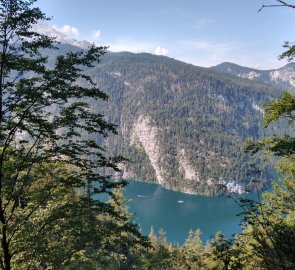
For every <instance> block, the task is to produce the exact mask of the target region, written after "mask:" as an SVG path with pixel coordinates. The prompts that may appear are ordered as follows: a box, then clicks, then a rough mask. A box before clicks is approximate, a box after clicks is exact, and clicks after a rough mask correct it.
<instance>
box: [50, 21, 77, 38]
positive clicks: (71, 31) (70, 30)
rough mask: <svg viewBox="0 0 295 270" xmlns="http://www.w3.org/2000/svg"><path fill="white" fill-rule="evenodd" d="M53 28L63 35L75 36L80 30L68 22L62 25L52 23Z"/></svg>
mask: <svg viewBox="0 0 295 270" xmlns="http://www.w3.org/2000/svg"><path fill="white" fill-rule="evenodd" d="M53 28H54V29H56V30H57V31H59V32H61V33H63V34H65V35H68V36H74V37H77V36H79V34H80V31H79V30H78V29H77V28H76V27H73V26H71V25H68V24H65V25H64V26H62V27H57V26H56V25H53Z"/></svg>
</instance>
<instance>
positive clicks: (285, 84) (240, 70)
mask: <svg viewBox="0 0 295 270" xmlns="http://www.w3.org/2000/svg"><path fill="white" fill-rule="evenodd" d="M210 69H212V70H215V71H217V72H219V73H227V74H231V75H234V76H237V77H240V78H244V79H249V80H252V81H255V82H260V83H266V84H270V85H272V86H274V87H276V88H281V89H289V90H293V91H294V88H295V80H294V78H295V63H294V62H291V63H288V64H287V65H285V66H283V67H281V68H279V69H271V70H259V69H254V68H249V67H243V66H240V65H237V64H233V63H229V62H224V63H221V64H219V65H217V66H214V67H211V68H210Z"/></svg>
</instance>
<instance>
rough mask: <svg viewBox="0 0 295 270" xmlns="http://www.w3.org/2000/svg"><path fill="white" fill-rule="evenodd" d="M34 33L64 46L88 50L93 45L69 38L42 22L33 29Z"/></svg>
mask: <svg viewBox="0 0 295 270" xmlns="http://www.w3.org/2000/svg"><path fill="white" fill-rule="evenodd" d="M32 30H33V31H36V32H37V33H41V34H45V35H47V36H49V37H51V38H53V39H55V40H56V41H57V42H60V43H63V44H70V45H73V46H77V47H80V48H82V49H87V48H89V47H90V46H91V43H89V42H88V41H85V40H83V41H80V40H76V39H74V38H72V37H69V36H68V35H65V34H63V33H62V32H60V31H58V30H57V29H55V28H54V27H52V26H50V25H48V24H47V23H45V22H43V21H40V22H38V23H37V24H35V25H33V27H32Z"/></svg>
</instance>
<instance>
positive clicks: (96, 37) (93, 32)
mask: <svg viewBox="0 0 295 270" xmlns="http://www.w3.org/2000/svg"><path fill="white" fill-rule="evenodd" d="M100 35H101V32H100V31H99V30H93V31H92V38H93V39H98V38H99V37H100Z"/></svg>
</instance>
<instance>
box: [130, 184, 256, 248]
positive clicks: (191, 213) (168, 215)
mask: <svg viewBox="0 0 295 270" xmlns="http://www.w3.org/2000/svg"><path fill="white" fill-rule="evenodd" d="M125 196H126V197H127V198H128V199H131V201H130V202H129V204H128V205H129V207H130V208H129V210H130V212H135V213H136V222H138V223H139V224H140V226H141V228H142V232H143V234H145V235H147V234H149V232H150V228H151V226H153V227H154V229H155V231H158V230H159V229H160V228H162V229H164V230H165V231H166V235H167V239H168V241H169V242H172V243H176V242H177V243H180V244H182V243H183V242H184V241H185V239H186V237H187V233H188V231H189V230H190V229H193V230H196V229H197V228H200V229H201V231H202V240H203V241H204V242H205V241H207V240H208V239H210V237H211V236H213V235H214V234H215V233H216V232H217V231H222V232H223V233H224V234H225V235H226V236H228V237H230V236H231V235H232V234H234V233H238V232H240V231H241V228H240V226H239V223H240V220H241V217H237V214H238V213H240V212H241V208H240V207H239V206H238V205H237V204H236V203H235V202H234V201H233V200H232V199H231V198H228V197H226V196H221V197H205V196H196V195H189V194H184V193H180V192H174V191H170V190H167V189H164V188H162V187H161V186H159V185H157V184H150V183H144V182H137V181H130V182H129V185H128V186H127V188H126V190H125ZM252 196H253V195H252Z"/></svg>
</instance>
